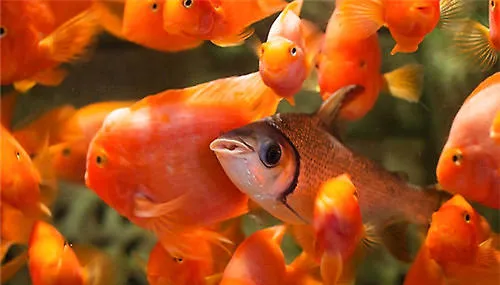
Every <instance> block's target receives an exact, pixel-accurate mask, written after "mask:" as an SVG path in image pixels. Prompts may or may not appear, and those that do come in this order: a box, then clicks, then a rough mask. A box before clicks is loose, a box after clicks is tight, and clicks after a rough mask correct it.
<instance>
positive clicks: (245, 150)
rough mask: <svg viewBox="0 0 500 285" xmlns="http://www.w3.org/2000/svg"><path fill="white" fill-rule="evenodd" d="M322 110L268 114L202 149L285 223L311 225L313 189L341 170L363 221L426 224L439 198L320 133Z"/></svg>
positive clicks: (323, 128) (325, 132) (322, 130)
mask: <svg viewBox="0 0 500 285" xmlns="http://www.w3.org/2000/svg"><path fill="white" fill-rule="evenodd" d="M337 95H338V94H337ZM339 96H340V95H339ZM335 98H336V97H333V96H332V98H330V99H329V100H327V101H326V102H332V100H334V99H335ZM327 106H328V104H327V103H324V104H323V107H325V108H326V107H327ZM337 106H338V105H337ZM323 107H322V109H320V112H318V113H317V114H315V115H307V114H294V113H287V114H276V115H274V116H271V117H268V118H265V119H262V120H260V121H258V122H254V123H251V124H249V125H246V126H244V127H241V128H238V129H235V130H232V131H230V132H227V133H225V134H223V135H221V136H220V137H219V138H218V139H216V140H214V141H213V142H212V143H211V145H210V147H211V149H212V150H213V151H214V152H215V153H216V155H217V158H218V159H219V162H220V163H221V165H222V167H223V168H224V170H225V172H226V174H227V175H228V176H229V177H230V178H231V180H232V181H233V182H234V184H235V185H236V186H237V187H238V188H239V189H240V190H241V191H243V192H244V193H246V194H248V195H249V197H250V198H251V199H253V200H254V201H255V202H257V203H258V204H259V205H261V206H262V207H263V208H264V209H265V210H267V211H268V212H269V213H271V214H272V215H274V216H275V217H277V218H279V219H281V220H282V221H284V222H286V223H290V224H311V223H312V221H313V209H314V204H315V199H316V196H317V193H318V191H319V189H320V187H321V185H322V184H323V183H324V182H325V181H327V180H329V179H330V178H332V177H336V176H338V175H341V174H343V173H349V174H350V175H351V177H352V183H353V184H354V186H355V187H356V189H357V193H358V196H359V198H358V199H359V207H360V209H361V214H362V217H363V222H365V223H367V222H368V223H371V224H373V225H377V226H378V225H385V224H386V223H388V222H390V221H393V220H394V219H399V218H403V219H406V220H407V221H411V222H415V223H419V224H425V223H427V220H428V219H429V218H430V216H431V214H432V213H433V212H434V211H435V210H436V209H438V208H439V205H440V201H441V199H442V196H443V193H440V192H437V191H424V190H422V189H421V188H419V187H416V186H413V185H410V184H408V183H407V182H406V181H404V180H403V179H402V178H400V177H398V176H397V175H394V174H393V173H391V172H388V171H386V170H385V169H383V168H382V167H381V166H380V165H378V164H377V163H375V162H373V161H371V160H369V159H367V158H365V157H362V156H360V155H357V154H355V153H353V152H352V151H351V150H349V149H348V148H347V147H346V146H344V145H343V144H342V143H340V142H339V140H338V139H337V138H336V137H335V136H333V135H332V134H330V132H329V131H328V130H327V129H328V127H327V126H328V125H330V124H329V123H326V121H327V120H326V119H325V118H327V117H328V116H330V115H329V114H330V112H329V111H325V110H324V109H323ZM338 108H340V107H338ZM321 110H323V111H321ZM326 110H327V109H326ZM396 201H397V202H396Z"/></svg>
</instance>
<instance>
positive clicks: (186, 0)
mask: <svg viewBox="0 0 500 285" xmlns="http://www.w3.org/2000/svg"><path fill="white" fill-rule="evenodd" d="M192 4H193V1H192V0H185V1H184V6H185V7H191V5H192Z"/></svg>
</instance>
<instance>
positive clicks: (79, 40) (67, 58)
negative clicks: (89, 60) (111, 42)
mask: <svg viewBox="0 0 500 285" xmlns="http://www.w3.org/2000/svg"><path fill="white" fill-rule="evenodd" d="M44 4H45V3H41V2H39V1H27V0H20V1H8V0H7V1H2V2H1V3H0V5H1V6H0V11H1V14H0V18H1V21H0V22H1V23H0V28H1V29H0V38H1V39H2V40H1V43H0V50H1V56H2V61H1V62H0V67H1V70H2V74H1V76H0V82H1V84H2V85H8V84H14V87H15V88H16V89H17V90H18V91H21V92H25V91H27V90H29V89H30V88H31V87H33V86H34V85H35V84H37V83H39V84H42V85H49V86H53V85H58V84H60V83H61V81H62V80H63V79H64V77H65V75H66V71H65V70H63V69H61V68H59V67H58V66H59V65H60V64H61V63H67V62H73V61H75V60H76V59H78V58H79V57H81V56H82V55H84V54H85V50H86V48H87V47H88V46H89V45H90V43H91V41H92V39H93V38H94V36H95V35H96V34H97V31H98V25H97V23H96V21H95V17H94V15H93V13H91V12H90V11H85V12H82V13H80V14H78V15H77V16H75V17H73V18H72V19H70V20H69V21H67V22H65V23H64V24H63V25H61V26H59V27H57V29H56V26H55V25H54V23H53V22H52V23H51V24H50V25H49V24H47V25H46V26H43V25H41V24H40V23H39V22H40V21H39V20H36V18H37V17H38V16H39V14H40V17H45V16H47V13H49V15H48V17H51V16H52V15H50V10H48V11H47V8H46V7H45V8H43V7H44V6H43V5H44ZM41 11H42V12H41ZM43 11H44V13H43ZM19 15H23V18H19ZM34 19H35V20H34ZM49 32H50V34H49Z"/></svg>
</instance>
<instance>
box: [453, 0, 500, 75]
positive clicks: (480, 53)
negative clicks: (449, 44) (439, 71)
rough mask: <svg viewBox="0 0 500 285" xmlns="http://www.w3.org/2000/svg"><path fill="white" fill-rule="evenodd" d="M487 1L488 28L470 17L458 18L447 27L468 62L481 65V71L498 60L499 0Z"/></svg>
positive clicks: (499, 49)
mask: <svg viewBox="0 0 500 285" xmlns="http://www.w3.org/2000/svg"><path fill="white" fill-rule="evenodd" d="M487 2H488V6H489V28H488V27H486V26H484V25H483V24H481V23H479V22H477V21H474V20H471V19H467V20H465V21H464V20H463V19H458V21H454V22H452V23H453V25H450V26H449V28H448V30H450V31H451V32H452V36H453V40H454V43H455V46H456V47H457V48H458V50H459V51H460V52H461V53H462V54H464V55H465V56H466V57H467V59H468V60H470V62H472V63H474V64H477V65H478V66H479V67H481V69H482V71H487V70H489V69H491V68H492V67H493V66H494V65H495V64H496V63H497V62H498V56H499V54H500V1H499V0H488V1H487Z"/></svg>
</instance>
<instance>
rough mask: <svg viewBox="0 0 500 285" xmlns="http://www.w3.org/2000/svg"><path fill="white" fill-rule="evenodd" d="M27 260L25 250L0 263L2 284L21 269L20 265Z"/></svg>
mask: <svg viewBox="0 0 500 285" xmlns="http://www.w3.org/2000/svg"><path fill="white" fill-rule="evenodd" d="M27 261H28V251H27V250H25V251H24V252H23V253H21V254H20V255H18V256H16V257H15V258H14V259H12V260H11V261H9V262H7V263H6V264H4V265H2V267H1V272H0V276H1V277H2V284H4V283H5V282H7V281H8V280H9V279H11V278H12V277H14V275H16V273H17V272H18V271H19V270H21V267H23V265H24V264H25V263H26V262H27Z"/></svg>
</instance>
